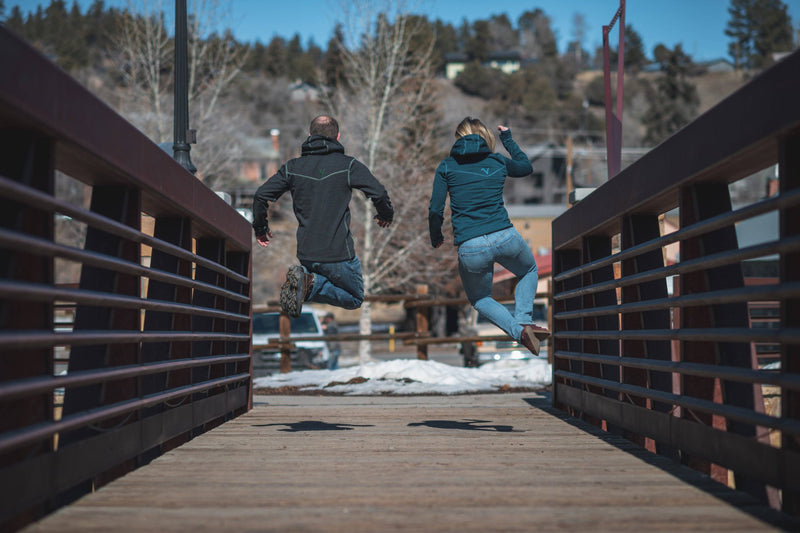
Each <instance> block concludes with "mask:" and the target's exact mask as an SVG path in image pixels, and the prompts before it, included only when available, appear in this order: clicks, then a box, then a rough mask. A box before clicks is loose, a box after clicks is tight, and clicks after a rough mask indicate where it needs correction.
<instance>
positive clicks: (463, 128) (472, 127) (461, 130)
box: [456, 117, 494, 152]
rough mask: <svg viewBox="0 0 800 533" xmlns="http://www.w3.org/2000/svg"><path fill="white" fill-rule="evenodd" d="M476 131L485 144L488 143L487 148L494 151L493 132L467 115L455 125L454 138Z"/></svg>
mask: <svg viewBox="0 0 800 533" xmlns="http://www.w3.org/2000/svg"><path fill="white" fill-rule="evenodd" d="M474 133H477V134H478V135H480V136H481V137H483V140H484V141H486V144H488V145H489V150H491V151H492V152H494V134H493V133H492V132H491V130H490V129H489V128H487V127H486V125H485V124H484V123H483V122H481V121H480V120H479V119H477V118H472V117H467V118H465V119H464V120H462V121H461V123H459V125H458V127H456V139H460V138H461V137H463V136H464V135H472V134H474Z"/></svg>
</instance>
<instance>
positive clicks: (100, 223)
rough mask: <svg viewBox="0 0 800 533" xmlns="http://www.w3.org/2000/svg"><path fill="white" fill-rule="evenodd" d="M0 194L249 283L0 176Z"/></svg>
mask: <svg viewBox="0 0 800 533" xmlns="http://www.w3.org/2000/svg"><path fill="white" fill-rule="evenodd" d="M0 193H2V194H4V195H6V196H8V197H9V198H12V199H15V200H18V201H20V202H25V203H28V204H30V205H32V206H35V207H36V208H37V209H44V210H49V211H54V212H58V213H61V214H63V215H67V216H69V217H71V218H74V219H75V220H79V221H81V222H84V223H86V224H88V225H90V226H92V227H94V228H97V229H101V230H103V231H105V232H107V233H111V234H113V235H117V236H119V237H123V238H125V239H128V240H130V241H132V242H136V243H139V244H144V245H147V246H150V247H152V248H153V249H155V250H160V251H163V252H166V253H168V254H171V255H174V256H175V257H179V258H181V259H186V260H187V261H192V262H194V263H196V264H197V265H198V266H203V267H206V268H208V269H210V270H213V271H214V272H218V273H220V274H222V275H224V276H227V277H229V278H231V279H232V280H234V281H238V282H240V283H250V280H249V279H248V278H247V276H242V275H241V274H238V273H236V272H234V271H233V270H231V269H229V268H226V267H225V266H224V265H220V264H219V263H215V262H214V261H210V260H209V259H206V258H205V257H202V256H199V255H197V254H193V253H192V252H190V251H189V250H185V249H183V248H181V247H180V246H175V245H174V244H172V243H169V242H165V241H163V240H161V239H157V238H155V237H151V236H150V235H147V234H146V233H142V232H141V231H137V230H135V229H133V228H131V227H130V226H126V225H125V224H122V223H120V222H117V221H115V220H112V219H110V218H108V217H104V216H102V215H99V214H97V213H94V212H92V211H88V210H86V209H82V208H80V207H76V206H73V205H72V204H69V203H67V202H64V201H62V200H59V199H57V198H55V197H53V196H50V195H49V194H45V193H43V192H40V191H37V190H35V189H31V188H29V187H25V186H23V185H20V184H19V183H17V182H15V181H12V180H10V179H8V178H6V177H4V176H0Z"/></svg>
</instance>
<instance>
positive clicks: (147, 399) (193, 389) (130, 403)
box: [0, 373, 250, 453]
mask: <svg viewBox="0 0 800 533" xmlns="http://www.w3.org/2000/svg"><path fill="white" fill-rule="evenodd" d="M249 379H250V374H248V373H242V374H235V375H233V376H228V377H222V378H215V379H211V380H208V381H203V382H201V383H196V384H193V385H186V386H183V387H177V388H174V389H169V390H168V391H165V392H159V393H155V394H150V395H147V396H142V397H140V398H134V399H132V400H125V401H121V402H117V403H113V404H109V405H103V406H100V407H96V408H94V409H90V410H88V411H82V412H80V413H76V414H74V415H67V416H65V417H63V418H62V419H61V420H58V421H54V422H43V423H39V424H34V425H31V426H27V427H25V428H23V429H18V430H12V431H8V432H5V433H3V434H0V453H6V452H8V451H10V450H13V449H15V448H19V447H20V446H25V445H26V444H31V443H35V442H38V441H41V440H43V439H46V438H49V437H51V436H53V435H55V434H56V433H63V432H65V431H70V430H73V429H77V428H80V427H85V426H88V425H89V424H94V423H97V422H102V421H103V420H107V419H109V418H113V417H116V416H121V415H125V414H128V413H131V412H133V411H136V410H137V409H142V408H144V407H150V406H153V405H156V404H159V403H162V402H166V401H169V400H173V399H175V398H180V397H182V396H188V395H190V394H195V393H198V392H203V391H206V390H209V389H212V388H214V387H222V386H225V385H229V384H232V383H236V382H242V381H247V380H249Z"/></svg>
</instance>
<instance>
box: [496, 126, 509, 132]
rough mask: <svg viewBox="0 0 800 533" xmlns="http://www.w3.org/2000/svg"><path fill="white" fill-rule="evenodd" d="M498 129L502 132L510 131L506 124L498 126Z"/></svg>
mask: <svg viewBox="0 0 800 533" xmlns="http://www.w3.org/2000/svg"><path fill="white" fill-rule="evenodd" d="M497 131H499V132H500V133H502V132H504V131H508V128H506V127H505V126H497Z"/></svg>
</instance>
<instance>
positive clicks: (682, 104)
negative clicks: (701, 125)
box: [642, 45, 700, 145]
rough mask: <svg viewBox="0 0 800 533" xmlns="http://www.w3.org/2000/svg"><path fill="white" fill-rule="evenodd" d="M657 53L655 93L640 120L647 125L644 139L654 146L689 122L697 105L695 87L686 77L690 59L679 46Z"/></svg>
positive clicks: (690, 62) (690, 63)
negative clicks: (657, 74) (657, 64)
mask: <svg viewBox="0 0 800 533" xmlns="http://www.w3.org/2000/svg"><path fill="white" fill-rule="evenodd" d="M660 55H662V57H663V60H662V61H661V72H662V73H663V76H661V77H660V78H659V79H658V80H657V81H656V94H655V95H654V97H653V98H651V99H650V101H651V104H650V108H649V109H648V110H647V112H646V113H645V115H644V117H643V120H642V122H643V123H644V125H645V126H646V127H647V133H646V134H645V138H644V142H645V143H649V144H653V145H654V144H658V143H660V142H661V141H663V140H664V139H666V138H667V137H668V136H670V135H672V134H673V133H675V132H676V131H678V130H679V129H680V128H682V127H683V126H685V125H686V124H688V123H689V122H690V121H691V120H692V119H693V118H694V117H695V116H696V115H697V108H698V106H699V104H700V98H699V97H698V95H697V87H695V85H694V84H693V83H691V82H689V81H688V79H687V77H688V73H689V70H690V69H691V68H692V58H691V57H689V56H688V55H687V54H685V53H684V52H683V49H682V48H681V45H676V46H675V49H674V50H671V51H664V50H663V49H662V50H661V54H660Z"/></svg>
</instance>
